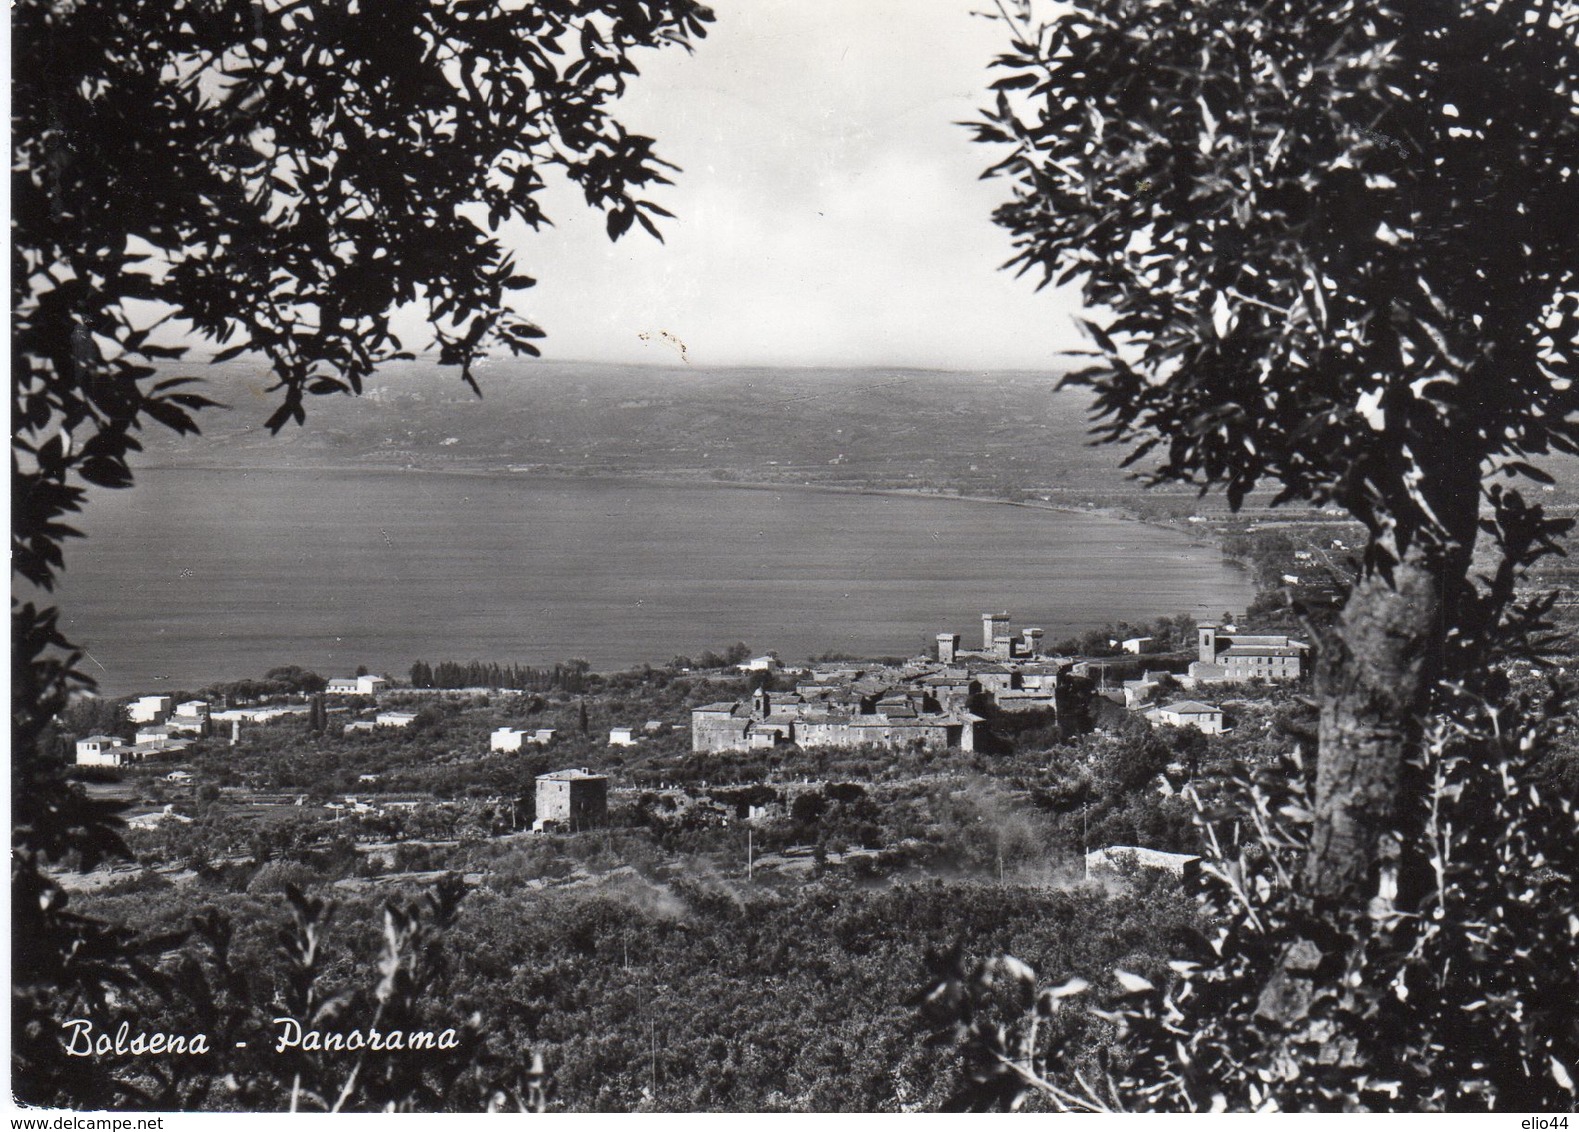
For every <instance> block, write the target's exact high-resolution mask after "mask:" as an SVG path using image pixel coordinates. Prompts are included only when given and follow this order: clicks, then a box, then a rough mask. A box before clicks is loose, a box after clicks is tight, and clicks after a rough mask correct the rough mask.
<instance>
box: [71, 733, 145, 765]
mask: <svg viewBox="0 0 1579 1132" xmlns="http://www.w3.org/2000/svg"><path fill="white" fill-rule="evenodd" d="M128 757H135V756H132V755H131V752H130V751H129V750H127V748H126V745H125V744H124V743H123V742H122V741H121V740H120V739H117V738H116V737H115V736H114V735H89V736H87V737H86V738H83V739H78V740H77V765H78V766H122V765H124V764H125V762H126V760H127V758H128Z"/></svg>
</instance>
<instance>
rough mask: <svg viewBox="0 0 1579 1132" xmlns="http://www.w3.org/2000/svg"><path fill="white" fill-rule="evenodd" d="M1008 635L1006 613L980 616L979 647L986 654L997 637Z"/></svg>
mask: <svg viewBox="0 0 1579 1132" xmlns="http://www.w3.org/2000/svg"><path fill="white" fill-rule="evenodd" d="M1008 635H1009V615H1008V614H1007V613H983V614H982V615H981V647H982V649H983V650H984V651H986V652H991V651H992V644H993V642H994V641H996V640H997V639H998V638H999V637H1007V636H1008Z"/></svg>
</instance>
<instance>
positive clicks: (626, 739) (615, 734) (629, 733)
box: [609, 727, 636, 747]
mask: <svg viewBox="0 0 1579 1132" xmlns="http://www.w3.org/2000/svg"><path fill="white" fill-rule="evenodd" d="M635 745H636V729H635V728H634V727H614V728H611V729H610V730H609V746H611V747H634V746H635Z"/></svg>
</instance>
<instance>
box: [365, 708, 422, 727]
mask: <svg viewBox="0 0 1579 1132" xmlns="http://www.w3.org/2000/svg"><path fill="white" fill-rule="evenodd" d="M416 718H417V713H416V712H414V711H381V712H379V713H378V715H376V716H375V717H374V718H373V722H374V723H376V724H377V725H378V726H379V727H410V726H411V723H412V720H414V719H416Z"/></svg>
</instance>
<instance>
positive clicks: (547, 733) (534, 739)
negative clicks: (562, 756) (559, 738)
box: [527, 727, 555, 747]
mask: <svg viewBox="0 0 1579 1132" xmlns="http://www.w3.org/2000/svg"><path fill="white" fill-rule="evenodd" d="M554 735H555V731H554V729H553V728H552V727H539V728H538V729H537V730H536V731H534V732H532V734H531V735H530V736H529V737H528V739H527V742H529V743H535V744H537V745H538V746H539V747H546V746H548V745H549V744H550V743H552V742H553V741H554Z"/></svg>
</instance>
